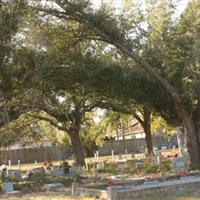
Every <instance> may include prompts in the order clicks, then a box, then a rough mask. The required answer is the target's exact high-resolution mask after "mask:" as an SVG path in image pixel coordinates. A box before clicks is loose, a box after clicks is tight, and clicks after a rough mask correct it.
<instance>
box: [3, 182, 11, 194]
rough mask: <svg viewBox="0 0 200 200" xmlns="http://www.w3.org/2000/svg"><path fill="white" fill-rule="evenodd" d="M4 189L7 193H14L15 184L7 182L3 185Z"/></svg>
mask: <svg viewBox="0 0 200 200" xmlns="http://www.w3.org/2000/svg"><path fill="white" fill-rule="evenodd" d="M2 189H3V191H4V192H5V193H9V192H13V190H14V189H13V183H11V182H5V183H3V186H2Z"/></svg>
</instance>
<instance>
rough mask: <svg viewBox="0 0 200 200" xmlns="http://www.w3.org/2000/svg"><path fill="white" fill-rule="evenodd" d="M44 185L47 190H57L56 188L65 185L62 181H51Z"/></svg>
mask: <svg viewBox="0 0 200 200" xmlns="http://www.w3.org/2000/svg"><path fill="white" fill-rule="evenodd" d="M44 187H45V189H47V190H55V189H60V188H64V187H65V186H64V184H62V183H51V184H45V185H44Z"/></svg>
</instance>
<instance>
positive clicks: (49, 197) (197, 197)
mask: <svg viewBox="0 0 200 200" xmlns="http://www.w3.org/2000/svg"><path fill="white" fill-rule="evenodd" d="M0 199H1V200H95V198H92V197H71V196H66V195H65V194H64V193H63V192H45V193H30V194H26V195H23V196H15V197H14V196H9V197H8V196H0ZM134 199H135V200H200V190H199V189H198V188H189V189H178V190H177V189H176V190H173V189H172V190H169V191H166V192H157V193H156V194H155V195H149V196H146V197H139V198H134Z"/></svg>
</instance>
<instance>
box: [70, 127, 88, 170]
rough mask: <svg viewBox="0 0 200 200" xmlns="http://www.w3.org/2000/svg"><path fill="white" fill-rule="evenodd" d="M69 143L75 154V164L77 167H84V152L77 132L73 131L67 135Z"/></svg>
mask: <svg viewBox="0 0 200 200" xmlns="http://www.w3.org/2000/svg"><path fill="white" fill-rule="evenodd" d="M69 136H70V139H71V143H72V150H73V153H74V154H75V164H76V165H79V166H85V160H84V158H85V156H84V150H83V146H82V143H81V139H80V135H79V131H78V130H74V131H73V132H72V133H71V134H69Z"/></svg>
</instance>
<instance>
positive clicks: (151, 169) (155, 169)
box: [139, 160, 172, 174]
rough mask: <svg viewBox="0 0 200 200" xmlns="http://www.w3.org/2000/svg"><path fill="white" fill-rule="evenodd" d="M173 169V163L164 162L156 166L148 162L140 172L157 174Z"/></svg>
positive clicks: (142, 166)
mask: <svg viewBox="0 0 200 200" xmlns="http://www.w3.org/2000/svg"><path fill="white" fill-rule="evenodd" d="M171 169H172V166H171V161H167V160H163V161H161V162H160V163H159V164H155V163H153V162H152V161H151V160H147V161H144V163H143V164H142V165H141V167H140V168H139V172H140V173H144V174H156V173H160V172H169V171H171Z"/></svg>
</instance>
